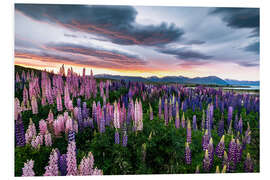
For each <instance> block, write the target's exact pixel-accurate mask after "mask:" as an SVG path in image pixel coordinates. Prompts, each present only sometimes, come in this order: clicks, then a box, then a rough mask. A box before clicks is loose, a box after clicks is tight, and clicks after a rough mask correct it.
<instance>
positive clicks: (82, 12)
mask: <svg viewBox="0 0 270 180" xmlns="http://www.w3.org/2000/svg"><path fill="white" fill-rule="evenodd" d="M15 9H16V11H18V12H21V13H23V14H24V15H26V16H28V17H30V18H32V19H33V20H37V21H42V22H46V23H53V24H56V25H59V26H61V27H65V28H68V29H70V30H73V31H81V32H86V33H90V34H95V35H100V36H103V37H106V38H108V39H109V40H110V41H111V42H113V43H116V44H120V45H144V46H158V45H163V44H168V43H171V42H174V41H177V40H179V39H180V38H181V37H182V36H183V34H184V31H183V29H181V28H179V27H176V26H175V25H174V24H167V23H165V22H162V23H161V24H160V25H141V24H137V23H136V22H135V19H136V16H137V11H136V10H135V9H134V8H133V7H131V6H84V5H48V4H47V5H39V4H15Z"/></svg>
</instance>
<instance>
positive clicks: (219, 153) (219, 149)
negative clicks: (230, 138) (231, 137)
mask: <svg viewBox="0 0 270 180" xmlns="http://www.w3.org/2000/svg"><path fill="white" fill-rule="evenodd" d="M224 150H225V145H224V135H223V136H222V137H221V139H220V141H219V143H218V145H217V147H216V155H217V157H219V158H222V157H223V155H224Z"/></svg>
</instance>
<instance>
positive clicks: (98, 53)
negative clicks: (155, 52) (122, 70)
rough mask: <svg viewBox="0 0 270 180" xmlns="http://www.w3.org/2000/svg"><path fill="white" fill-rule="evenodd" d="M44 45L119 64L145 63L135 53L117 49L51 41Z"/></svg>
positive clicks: (56, 49)
mask: <svg viewBox="0 0 270 180" xmlns="http://www.w3.org/2000/svg"><path fill="white" fill-rule="evenodd" d="M46 47H47V48H48V49H50V50H55V51H60V52H63V53H72V54H74V55H84V56H93V57H97V58H100V59H103V61H106V62H108V61H109V62H110V61H112V62H114V63H118V64H119V65H145V64H146V61H144V60H143V59H141V58H140V57H139V56H137V55H133V54H129V53H127V52H122V51H119V50H113V49H112V50H107V49H101V48H97V47H90V46H84V45H79V44H73V43H51V44H47V45H46Z"/></svg>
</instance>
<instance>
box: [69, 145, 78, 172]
mask: <svg viewBox="0 0 270 180" xmlns="http://www.w3.org/2000/svg"><path fill="white" fill-rule="evenodd" d="M66 161H67V176H76V175H78V171H77V160H76V143H75V141H70V142H69V144H68V147H67V158H66Z"/></svg>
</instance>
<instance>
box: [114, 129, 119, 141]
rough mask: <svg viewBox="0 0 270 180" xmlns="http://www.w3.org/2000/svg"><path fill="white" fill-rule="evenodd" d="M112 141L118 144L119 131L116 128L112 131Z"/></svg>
mask: <svg viewBox="0 0 270 180" xmlns="http://www.w3.org/2000/svg"><path fill="white" fill-rule="evenodd" d="M114 143H115V144H119V132H118V131H117V130H116V131H115V133H114Z"/></svg>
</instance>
